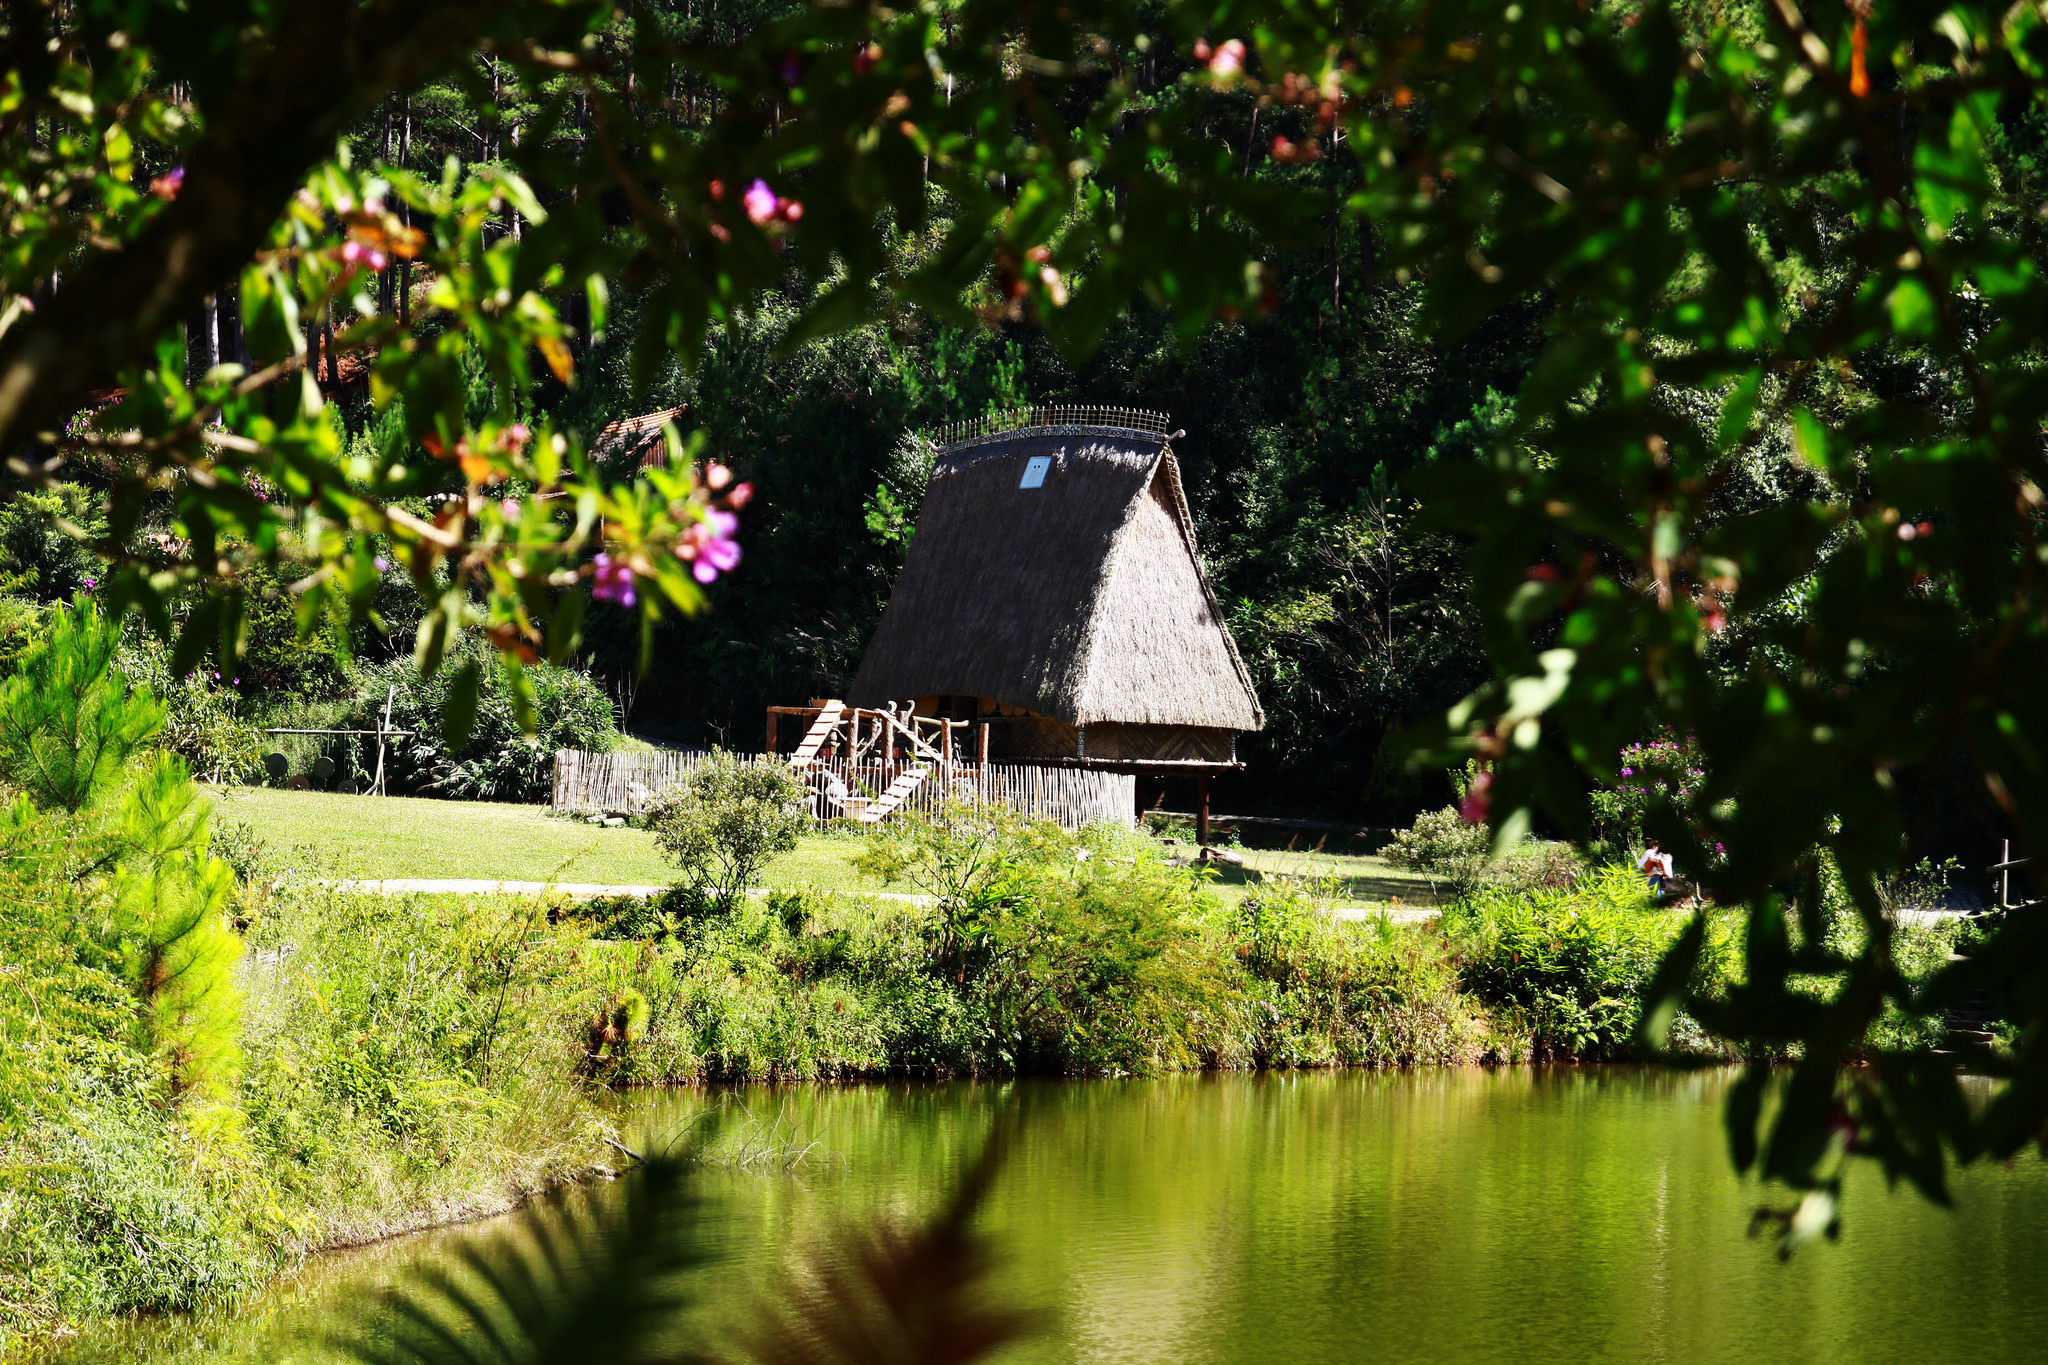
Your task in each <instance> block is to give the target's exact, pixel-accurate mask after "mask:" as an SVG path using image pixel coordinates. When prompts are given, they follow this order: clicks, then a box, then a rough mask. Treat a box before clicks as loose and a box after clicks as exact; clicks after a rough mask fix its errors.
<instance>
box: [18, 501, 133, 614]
mask: <svg viewBox="0 0 2048 1365" xmlns="http://www.w3.org/2000/svg"><path fill="white" fill-rule="evenodd" d="M104 507H105V499H104V498H103V497H102V496H101V495H100V494H98V493H95V492H93V491H92V490H90V489H87V488H82V487H80V486H79V485H78V484H75V483H67V484H59V485H57V486H56V487H55V488H52V489H50V490H48V491H40V492H39V491H36V490H32V489H18V490H10V491H9V492H8V494H7V496H6V497H5V498H0V592H4V593H15V594H19V595H21V596H24V597H31V598H34V599H36V600H37V601H40V602H64V601H69V600H71V599H72V598H74V597H76V596H78V594H79V593H80V592H90V591H92V589H93V587H94V586H95V584H96V582H97V579H98V575H99V574H100V572H101V566H100V561H99V559H98V558H97V557H95V556H94V554H93V552H92V551H91V550H90V549H89V548H87V546H86V545H85V544H84V543H83V542H82V541H81V540H80V539H78V538H77V537H75V536H71V535H67V534H66V533H65V532H64V531H63V530H61V529H60V528H59V526H58V524H57V523H58V521H59V519H60V518H61V519H62V520H64V521H68V522H70V523H71V524H72V525H73V526H76V527H78V528H79V529H80V530H82V531H83V532H84V533H85V535H86V537H88V538H92V537H97V536H103V535H105V534H106V533H107V520H106V515H105V512H104Z"/></svg>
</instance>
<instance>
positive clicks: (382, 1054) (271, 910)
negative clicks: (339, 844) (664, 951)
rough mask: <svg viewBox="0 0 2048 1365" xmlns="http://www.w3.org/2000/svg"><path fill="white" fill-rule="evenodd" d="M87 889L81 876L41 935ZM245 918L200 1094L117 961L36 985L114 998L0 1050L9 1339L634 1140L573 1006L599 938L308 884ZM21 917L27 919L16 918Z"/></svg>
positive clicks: (427, 1212)
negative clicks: (585, 1072) (32, 1046)
mask: <svg viewBox="0 0 2048 1365" xmlns="http://www.w3.org/2000/svg"><path fill="white" fill-rule="evenodd" d="M90 900H91V897H90V888H89V887H87V888H82V889H79V890H78V891H77V892H76V894H74V895H73V896H72V897H71V899H70V900H69V902H68V903H66V904H64V905H63V910H64V912H65V913H64V914H63V915H52V916H50V917H48V918H47V919H46V920H45V921H44V928H45V931H46V932H45V934H44V935H43V941H44V942H45V943H47V942H50V941H52V939H53V937H54V936H55V935H57V934H58V932H59V931H60V929H61V927H62V921H63V920H65V919H67V918H72V917H84V916H89V915H90V914H91V912H92V907H91V904H90ZM240 916H241V923H242V926H243V930H244V933H245V936H246V942H247V947H248V951H247V952H246V954H245V956H244V957H243V959H242V963H241V966H240V969H239V985H240V988H241V992H242V1007H243V1015H242V1027H241V1037H240V1045H241V1050H242V1053H243V1062H242V1066H241V1068H240V1073H239V1076H238V1078H237V1082H236V1085H235V1087H234V1089H233V1091H232V1093H230V1094H228V1095H226V1096H224V1097H221V1098H220V1099H218V1100H216V1101H213V1102H210V1103H207V1104H203V1105H200V1104H195V1103H192V1102H191V1101H189V1100H188V1099H181V1098H179V1097H176V1096H174V1095H173V1094H171V1093H170V1090H169V1088H168V1087H167V1086H166V1083H165V1076H164V1074H163V1066H162V1063H161V1061H160V1059H158V1058H155V1057H152V1056H151V1055H149V1054H148V1053H147V1052H145V1051H142V1050H140V1049H138V1048H136V1047H135V1046H133V1045H132V1042H131V1038H132V1033H133V1030H132V1025H131V1020H130V1016H131V1015H132V1013H133V1005H132V1003H131V1000H130V997H129V996H128V993H127V992H126V991H125V990H124V989H122V987H121V983H120V982H119V981H118V980H115V979H113V978H112V977H111V976H107V977H105V978H104V979H95V977H94V971H95V969H94V968H92V967H90V966H87V967H84V968H80V967H78V966H77V965H76V964H77V960H78V959H77V955H76V954H73V955H72V960H71V963H70V964H63V963H59V962H57V961H56V960H55V959H54V958H53V957H51V955H48V954H46V955H45V958H44V965H45V966H46V967H56V966H63V967H64V972H63V973H62V976H61V978H60V977H59V974H58V973H56V972H54V971H51V972H46V973H45V978H44V981H43V984H44V985H45V986H55V987H57V988H58V989H57V992H56V994H57V995H58V996H68V997H71V998H76V999H84V1000H88V1001H93V1002H96V1008H95V1010H94V1011H93V1012H91V1013H78V1012H73V1013H72V1014H71V1016H70V1022H71V1023H72V1024H73V1025H74V1027H75V1028H76V1032H74V1033H72V1034H71V1035H70V1036H69V1037H64V1038H54V1039H50V1040H48V1042H49V1046H48V1048H47V1050H46V1055H45V1058H44V1060H45V1061H46V1062H48V1063H49V1065H48V1066H47V1067H45V1068H42V1069H41V1074H38V1068H35V1067H20V1066H10V1067H6V1068H0V1088H4V1090H5V1092H6V1093H5V1094H4V1096H0V1110H4V1112H5V1115H6V1118H5V1122H4V1124H0V1132H4V1136H5V1138H6V1143H5V1157H4V1159H0V1355H5V1354H7V1353H8V1352H9V1351H10V1350H11V1349H18V1348H21V1347H23V1346H24V1345H32V1344H34V1343H36V1342H38V1341H46V1340H49V1339H51V1338H52V1337H55V1336H61V1334H62V1333H63V1332H64V1331H65V1330H66V1329H67V1326H68V1325H70V1324H76V1323H79V1322H82V1321H87V1320H91V1319H94V1318H100V1317H105V1316H110V1315H115V1314H121V1313H130V1312H137V1311H146V1310H162V1309H177V1308H184V1307H189V1306H192V1305H194V1304H196V1303H198V1302H200V1301H202V1300H205V1299H209V1298H218V1297H223V1296H232V1295H234V1294H237V1293H240V1292H242V1291H245V1290H247V1289H249V1288H251V1287H253V1286H255V1285H256V1284H258V1283H260V1282H261V1280H262V1279H263V1278H264V1277H266V1276H267V1275H269V1274H271V1273H274V1272H276V1271H277V1270H279V1269H282V1268H285V1267H287V1266H289V1265H290V1264H292V1263H293V1262H294V1261H296V1260H297V1259H298V1258H299V1257H300V1256H301V1255H303V1254H304V1253H305V1252H306V1251H307V1250H309V1249H311V1248H316V1247H322V1246H332V1245H337V1244H346V1243H351V1242H359V1241H365V1240H371V1239H375V1238H378V1237H382V1236H386V1235H390V1234H392V1233H396V1232H401V1231H405V1230H408V1229H411V1228H416V1227H421V1226H425V1225H427V1224H429V1223H434V1222H441V1221H448V1220H451V1219H457V1218H462V1217H467V1216H477V1215H482V1214H487V1213H492V1212H496V1211H498V1210H500V1209H503V1208H506V1207H509V1206H510V1204H512V1203H513V1202H515V1201H517V1200H518V1199H519V1198H521V1197H522V1196H524V1195H525V1194H527V1193H530V1192H532V1191H536V1190H539V1189H542V1188H544V1187H546V1186H548V1185H551V1184H554V1183H558V1182H559V1181H561V1180H563V1179H565V1178H568V1177H571V1176H573V1175H575V1174H577V1173H579V1172H584V1171H587V1170H589V1169H591V1168H592V1167H593V1166H594V1165H597V1164H599V1163H602V1162H604V1161H606V1160H613V1159H616V1158H614V1157H613V1156H612V1153H611V1151H610V1149H609V1148H608V1147H607V1146H606V1143H605V1140H606V1139H607V1138H608V1137H610V1136H611V1135H612V1128H611V1125H610V1122H609V1120H608V1118H607V1117H606V1115H605V1111H604V1109H603V1108H602V1107H601V1106H600V1105H599V1104H598V1103H597V1102H596V1101H595V1097H594V1096H593V1095H592V1094H591V1093H590V1091H589V1089H588V1087H587V1085H586V1084H585V1083H584V1082H583V1081H582V1080H581V1079H580V1078H579V1076H578V1074H577V1066H576V1063H577V1060H578V1055H577V1052H576V1039H575V1034H574V1031H573V1030H572V1029H571V1028H569V1027H566V1026H565V1024H564V1021H565V1020H568V1019H576V1018H580V1017H581V1016H583V1015H584V1014H587V1013H588V1010H589V1008H590V1005H589V1003H588V1001H587V1000H586V999H585V998H584V997H585V996H587V995H588V989H589V988H588V986H587V983H586V982H585V980H584V979H583V978H582V977H581V976H580V975H579V973H578V970H577V962H578V954H579V951H580V950H581V948H582V946H583V940H584V935H583V933H582V932H581V931H580V930H578V929H576V928H574V927H567V928H564V927H551V926H549V925H548V924H547V922H546V911H545V907H544V906H540V905H537V904H533V903H522V902H517V901H513V900H509V899H504V898H493V899H479V900H473V901H456V900H454V899H452V898H426V897H412V898H386V897H375V896H368V895H362V894H351V893H346V892H340V891H335V890H330V889H321V888H317V887H307V888H302V889H300V890H297V891H289V892H286V893H283V894H278V895H261V894H259V895H256V896H253V897H245V899H244V902H243V904H242V906H241V909H240ZM13 937H17V938H23V939H26V938H28V937H29V935H27V934H24V933H22V932H21V931H20V924H19V922H18V921H17V922H16V925H15V933H14V935H13ZM6 946H8V947H10V948H20V947H22V946H24V945H20V944H13V943H10V944H8V945H6ZM9 960H10V961H12V962H16V963H19V962H23V961H24V960H26V959H25V958H24V957H22V956H10V958H9ZM44 994H45V996H46V998H49V996H50V993H49V992H47V991H46V992H44Z"/></svg>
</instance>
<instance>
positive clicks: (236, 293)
mask: <svg viewBox="0 0 2048 1365" xmlns="http://www.w3.org/2000/svg"><path fill="white" fill-rule="evenodd" d="M220 301H221V302H220V355H221V359H222V360H225V361H229V362H231V363H233V364H236V365H240V366H241V367H242V368H243V369H245V370H246V369H248V368H250V365H249V338H248V337H246V336H244V335H243V334H242V285H241V282H240V281H239V280H230V281H229V282H228V283H227V284H226V285H224V286H222V288H221V290H220Z"/></svg>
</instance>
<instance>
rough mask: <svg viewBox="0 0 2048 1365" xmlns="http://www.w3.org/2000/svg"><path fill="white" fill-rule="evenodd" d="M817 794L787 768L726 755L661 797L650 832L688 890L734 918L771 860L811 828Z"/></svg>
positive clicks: (715, 754) (650, 814)
mask: <svg viewBox="0 0 2048 1365" xmlns="http://www.w3.org/2000/svg"><path fill="white" fill-rule="evenodd" d="M809 797H810V789H809V788H807V787H806V786H804V784H803V783H802V782H801V781H799V780H798V779H797V777H796V775H795V774H794V773H792V772H791V771H790V770H789V768H788V767H787V766H786V765H784V764H781V763H775V762H764V763H750V762H748V761H747V760H745V759H743V758H737V757H735V756H734V755H732V754H729V753H726V752H725V751H724V750H722V749H718V750H713V751H712V753H711V756H710V757H709V758H707V759H706V760H705V761H704V762H703V763H701V764H699V765H698V766H697V768H696V769H694V770H693V771H692V772H691V773H690V774H689V776H687V777H685V778H684V779H683V780H682V781H681V782H679V783H677V784H676V785H675V786H673V787H671V788H669V789H668V790H667V791H665V792H663V793H661V794H660V795H659V796H657V797H656V798H655V799H654V801H653V802H652V804H650V805H649V807H648V809H647V814H646V821H647V827H648V828H649V829H650V830H652V831H653V832H654V843H655V846H656V847H657V848H659V849H660V850H661V851H662V854H663V855H664V856H665V857H667V858H668V859H669V860H670V861H672V862H674V863H675V864H676V866H678V867H680V868H681V869H682V870H683V872H684V873H685V874H686V875H687V876H688V878H689V881H688V883H687V886H688V888H689V889H690V890H691V891H692V892H694V893H695V894H697V895H698V896H700V897H709V898H710V899H711V900H713V901H715V902H716V903H717V905H718V906H719V908H720V909H721V910H724V911H730V910H731V908H732V906H733V903H734V902H735V901H736V900H738V899H739V898H740V897H742V896H744V895H746V893H747V888H748V887H750V886H752V885H753V884H754V883H755V882H756V881H757V880H759V878H760V875H761V871H762V869H763V868H765V867H767V865H768V863H769V860H770V859H772V858H774V857H775V856H776V855H778V854H782V853H788V852H790V851H791V850H792V849H794V848H795V847H796V841H797V837H798V836H799V835H801V834H802V833H803V832H804V831H805V830H807V829H809V828H810V824H811V822H810V816H809V815H808V813H807V807H806V802H807V801H808V799H809Z"/></svg>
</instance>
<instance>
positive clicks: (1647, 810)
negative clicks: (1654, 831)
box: [1591, 736, 1707, 843]
mask: <svg viewBox="0 0 2048 1365" xmlns="http://www.w3.org/2000/svg"><path fill="white" fill-rule="evenodd" d="M1620 758H1621V762H1620V772H1619V774H1618V775H1619V777H1620V781H1619V782H1617V783H1616V784H1615V785H1614V786H1612V787H1602V788H1599V789H1597V790H1595V791H1594V792H1593V794H1592V796H1591V806H1592V817H1593V826H1594V828H1595V829H1596V830H1598V831H1599V834H1600V837H1601V838H1603V839H1605V840H1607V841H1608V842H1610V843H1617V842H1620V843H1626V842H1632V841H1634V840H1636V839H1639V838H1641V837H1642V835H1643V832H1644V831H1645V830H1646V829H1649V828H1650V827H1651V823H1652V822H1651V811H1652V809H1653V808H1654V809H1655V811H1656V814H1657V819H1656V823H1657V824H1659V825H1661V824H1662V823H1663V822H1664V820H1665V819H1666V818H1668V813H1669V812H1671V811H1674V810H1677V809H1682V808H1684V807H1685V806H1686V805H1688V804H1689V803H1690V802H1691V801H1692V796H1693V793H1694V791H1695V790H1697V789H1698V787H1699V784H1700V783H1701V782H1702V781H1704V780H1705V778H1706V775H1707V774H1706V769H1704V768H1702V767H1701V766H1700V760H1699V752H1698V746H1696V745H1694V744H1690V743H1681V742H1680V741H1678V740H1675V739H1672V738H1670V737H1669V736H1666V737H1664V738H1660V739H1650V740H1639V741H1637V742H1636V743H1634V744H1630V745H1627V746H1625V747H1624V748H1623V749H1622V751H1621V756H1620Z"/></svg>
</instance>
